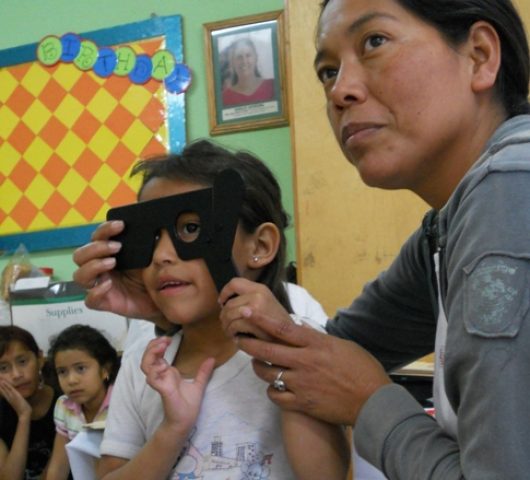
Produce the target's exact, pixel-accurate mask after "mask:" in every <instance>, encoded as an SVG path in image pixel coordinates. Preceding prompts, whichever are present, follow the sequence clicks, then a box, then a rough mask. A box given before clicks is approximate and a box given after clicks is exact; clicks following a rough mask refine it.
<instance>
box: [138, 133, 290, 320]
mask: <svg viewBox="0 0 530 480" xmlns="http://www.w3.org/2000/svg"><path fill="white" fill-rule="evenodd" d="M227 168H231V169H234V170H235V171H237V172H238V173H239V174H240V175H241V177H242V179H243V184H244V186H245V193H244V196H243V204H242V206H241V211H240V214H239V223H240V225H241V227H242V228H243V229H244V231H245V232H247V233H253V232H254V231H255V230H256V228H258V227H259V226H260V225H261V224H262V223H265V222H271V223H274V224H275V225H276V226H277V227H278V230H279V231H280V246H279V248H278V253H277V255H276V257H275V259H274V260H273V261H272V262H271V263H269V264H268V265H267V266H266V267H265V268H264V269H263V272H262V273H261V275H260V277H259V278H258V281H259V282H261V283H264V284H265V285H267V286H268V287H269V288H270V289H271V291H272V292H273V293H274V295H275V296H276V298H277V299H278V300H279V301H280V303H281V304H282V305H283V306H284V307H285V308H286V309H287V310H289V311H292V310H291V306H290V303H289V299H288V297H287V293H286V291H285V288H284V286H283V283H282V281H283V280H284V274H285V269H284V267H285V256H286V239H285V232H284V230H285V228H286V227H287V226H288V224H289V219H288V215H287V213H286V212H285V210H284V209H283V206H282V197H281V190H280V186H279V185H278V182H277V180H276V178H275V177H274V175H273V174H272V172H271V171H270V170H269V168H268V167H267V166H266V165H265V164H264V163H263V162H262V161H261V160H259V159H258V158H256V157H255V156H253V155H251V154H250V153H248V152H244V151H235V152H231V151H229V150H227V149H226V148H223V147H221V146H219V145H216V144H214V143H212V142H210V141H208V140H199V141H195V142H193V143H190V144H189V145H187V146H186V147H185V148H184V150H183V151H182V153H180V154H169V155H164V156H160V157H155V158H152V159H149V160H144V161H140V162H138V163H137V164H136V165H135V166H134V167H133V169H132V173H131V175H137V174H141V175H142V176H143V179H142V186H141V187H140V191H139V192H138V196H140V195H141V193H142V190H143V187H144V186H145V185H146V183H148V182H149V181H150V180H152V179H153V178H168V179H176V180H177V179H178V180H184V181H187V182H192V183H197V184H200V185H204V186H206V187H210V186H212V185H213V183H214V180H215V178H216V176H217V175H218V174H219V173H220V172H221V171H222V170H225V169H227Z"/></svg>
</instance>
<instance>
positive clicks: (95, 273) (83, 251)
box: [73, 220, 161, 322]
mask: <svg viewBox="0 0 530 480" xmlns="http://www.w3.org/2000/svg"><path fill="white" fill-rule="evenodd" d="M123 228H124V223H123V222H122V221H119V220H117V221H112V222H104V223H102V224H101V225H99V226H98V227H97V228H96V230H95V231H94V233H93V234H92V241H91V242H90V243H88V244H86V245H83V246H82V247H79V248H78V249H77V250H76V251H75V252H74V255H73V259H74V262H75V263H76V264H77V266H78V267H79V268H78V269H77V270H76V271H75V272H74V275H73V277H74V280H75V282H76V283H78V284H80V285H83V286H84V287H85V288H87V295H86V297H85V303H86V305H87V307H89V308H92V309H94V310H106V311H109V312H113V313H116V314H118V315H123V316H125V317H130V318H142V319H145V320H151V321H155V322H156V320H157V319H158V318H159V317H161V313H160V311H159V310H158V308H157V307H156V305H155V304H154V303H153V301H152V300H151V298H150V297H149V295H148V293H147V291H146V290H145V288H144V285H143V282H142V278H141V274H140V271H139V270H127V271H126V272H118V271H116V270H114V267H115V266H116V259H115V258H114V256H113V255H115V254H116V253H117V252H119V250H120V248H121V243H119V242H116V241H114V240H109V238H110V237H112V236H114V235H117V234H118V233H120V232H121V231H122V230H123Z"/></svg>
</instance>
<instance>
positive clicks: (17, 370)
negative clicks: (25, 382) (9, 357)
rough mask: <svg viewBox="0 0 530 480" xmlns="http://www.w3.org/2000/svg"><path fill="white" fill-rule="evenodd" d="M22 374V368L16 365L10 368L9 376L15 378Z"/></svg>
mask: <svg viewBox="0 0 530 480" xmlns="http://www.w3.org/2000/svg"><path fill="white" fill-rule="evenodd" d="M22 376H23V373H22V369H21V368H19V367H17V366H16V365H15V366H14V367H13V368H12V369H11V378H13V379H17V378H20V377H22Z"/></svg>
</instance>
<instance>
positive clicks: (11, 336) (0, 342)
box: [0, 325, 40, 357]
mask: <svg viewBox="0 0 530 480" xmlns="http://www.w3.org/2000/svg"><path fill="white" fill-rule="evenodd" d="M13 342H19V343H21V344H22V345H24V346H25V347H26V348H27V349H28V350H30V351H31V352H33V353H34V354H35V355H36V356H37V357H38V356H39V355H40V349H39V346H38V345H37V342H36V341H35V338H33V335H32V334H31V333H29V332H28V331H27V330H24V329H23V328H20V327H17V326H15V325H10V326H3V327H0V357H1V356H2V355H4V354H5V353H6V350H7V349H8V348H9V345H10V344H11V343H13Z"/></svg>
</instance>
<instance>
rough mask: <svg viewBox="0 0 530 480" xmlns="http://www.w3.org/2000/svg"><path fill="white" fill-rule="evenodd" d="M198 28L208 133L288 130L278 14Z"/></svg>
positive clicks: (269, 13) (282, 33)
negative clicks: (201, 34)
mask: <svg viewBox="0 0 530 480" xmlns="http://www.w3.org/2000/svg"><path fill="white" fill-rule="evenodd" d="M203 27H204V43H205V52H206V73H207V85H208V110H209V119H210V134H211V135H219V134H224V133H230V132H235V131H248V130H256V129H261V128H271V127H278V126H282V125H287V124H288V103H287V85H286V73H285V72H286V70H285V52H284V38H285V37H284V20H283V11H273V12H267V13H262V14H258V15H250V16H245V17H238V18H233V19H229V20H222V21H217V22H211V23H205V24H204V25H203Z"/></svg>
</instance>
